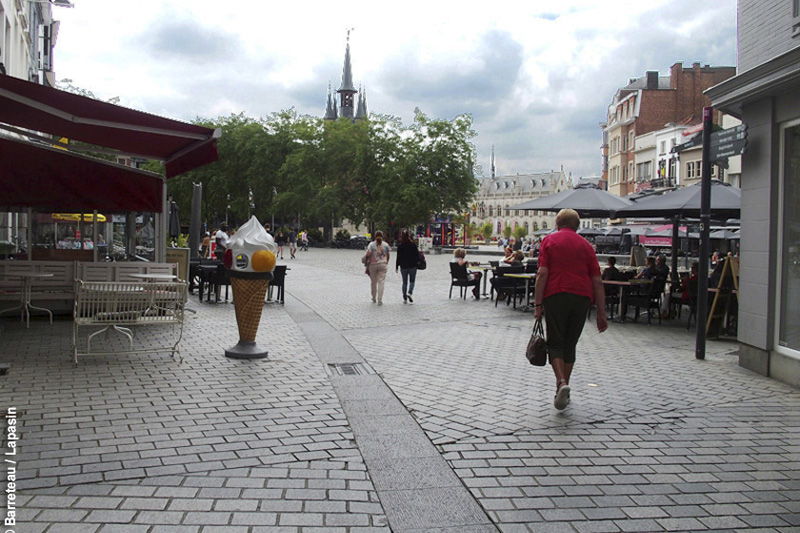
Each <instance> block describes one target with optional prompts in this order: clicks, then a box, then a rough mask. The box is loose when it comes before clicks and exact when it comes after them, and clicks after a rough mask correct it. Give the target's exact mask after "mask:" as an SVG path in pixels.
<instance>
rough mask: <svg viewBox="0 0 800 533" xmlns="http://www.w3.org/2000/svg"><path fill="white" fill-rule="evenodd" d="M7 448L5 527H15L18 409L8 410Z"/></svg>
mask: <svg viewBox="0 0 800 533" xmlns="http://www.w3.org/2000/svg"><path fill="white" fill-rule="evenodd" d="M5 418H6V435H5V437H6V438H5V441H6V446H5V450H4V455H3V459H4V460H5V461H4V462H5V466H6V487H5V493H6V513H5V517H4V518H3V526H5V527H14V526H16V525H17V443H18V441H19V433H18V432H17V408H16V407H9V408H8V409H7V410H6V415H5ZM4 533H14V530H13V529H6V530H5V531H4Z"/></svg>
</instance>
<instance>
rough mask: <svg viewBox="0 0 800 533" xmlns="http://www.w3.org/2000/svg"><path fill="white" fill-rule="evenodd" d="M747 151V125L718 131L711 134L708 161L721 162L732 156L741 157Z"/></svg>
mask: <svg viewBox="0 0 800 533" xmlns="http://www.w3.org/2000/svg"><path fill="white" fill-rule="evenodd" d="M746 149H747V124H739V125H738V126H734V127H733V128H728V129H726V130H720V131H717V132H714V133H712V134H711V139H710V142H709V159H710V160H711V162H714V161H721V160H723V159H727V158H728V157H731V156H734V155H741V154H743V153H744V152H745V150H746Z"/></svg>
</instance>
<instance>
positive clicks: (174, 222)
mask: <svg viewBox="0 0 800 533" xmlns="http://www.w3.org/2000/svg"><path fill="white" fill-rule="evenodd" d="M180 235H181V217H180V214H179V213H178V204H177V203H175V202H173V201H171V202H170V203H169V236H170V237H172V238H173V239H177V238H178V237H180Z"/></svg>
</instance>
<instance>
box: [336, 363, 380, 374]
mask: <svg viewBox="0 0 800 533" xmlns="http://www.w3.org/2000/svg"><path fill="white" fill-rule="evenodd" d="M328 373H329V374H336V375H338V376H363V375H366V374H372V372H371V369H370V368H369V367H368V366H366V365H364V364H363V363H328Z"/></svg>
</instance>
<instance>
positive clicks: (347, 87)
mask: <svg viewBox="0 0 800 533" xmlns="http://www.w3.org/2000/svg"><path fill="white" fill-rule="evenodd" d="M351 31H352V29H349V30H347V47H346V48H345V52H344V70H343V71H342V86H341V87H339V90H337V91H336V92H337V93H338V94H339V109H340V111H341V114H342V117H344V118H349V119H351V120H352V119H353V96H354V95H355V94H356V93H357V92H358V91H357V90H356V88H355V87H354V86H353V69H352V67H351V66H350V32H351Z"/></svg>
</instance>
